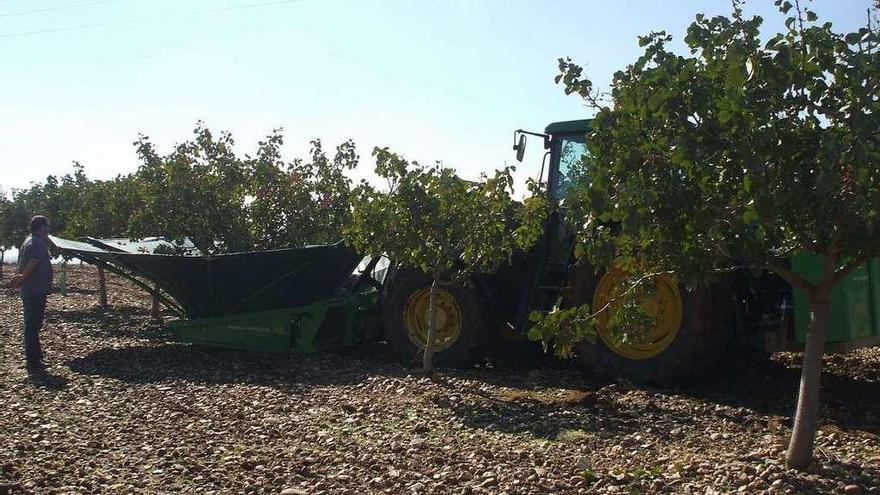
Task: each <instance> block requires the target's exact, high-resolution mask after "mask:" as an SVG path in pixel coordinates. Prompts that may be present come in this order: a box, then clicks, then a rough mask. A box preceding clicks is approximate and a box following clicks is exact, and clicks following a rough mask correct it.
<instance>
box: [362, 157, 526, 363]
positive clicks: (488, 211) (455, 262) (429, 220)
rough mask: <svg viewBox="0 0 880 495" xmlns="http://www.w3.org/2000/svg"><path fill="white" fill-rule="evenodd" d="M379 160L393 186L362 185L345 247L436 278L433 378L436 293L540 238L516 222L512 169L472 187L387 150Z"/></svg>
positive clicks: (430, 348)
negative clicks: (385, 258)
mask: <svg viewBox="0 0 880 495" xmlns="http://www.w3.org/2000/svg"><path fill="white" fill-rule="evenodd" d="M373 156H374V157H375V158H376V174H377V175H378V176H379V177H380V178H382V179H385V180H386V181H387V188H385V189H379V188H376V187H374V186H372V185H370V184H369V183H367V182H362V183H361V184H360V185H359V186H358V187H356V188H355V189H354V191H353V192H352V222H351V225H350V226H349V227H348V228H347V229H346V231H345V232H346V241H347V243H348V244H349V245H351V246H352V247H353V248H354V249H355V250H357V251H358V252H361V253H364V254H370V255H382V254H384V255H386V256H388V257H389V258H390V259H391V260H393V261H394V263H396V264H397V265H399V266H402V267H409V268H415V269H419V270H421V271H422V272H424V273H426V274H427V275H429V276H430V277H431V279H432V284H431V289H430V293H429V301H430V302H429V307H430V309H429V312H428V318H429V324H428V338H427V345H426V346H425V350H424V356H423V363H422V364H423V367H424V370H425V371H426V372H428V373H430V372H432V371H433V369H434V362H433V354H434V343H435V336H436V325H437V317H436V315H437V307H436V294H437V290H438V288H439V287H441V286H443V285H447V284H451V283H464V282H466V281H467V280H468V278H469V276H470V275H472V274H474V273H476V272H483V273H488V272H492V271H494V270H496V269H497V268H498V266H499V265H501V264H502V263H504V262H505V261H507V260H508V259H509V257H510V255H511V254H512V252H513V251H514V249H515V248H516V247H517V245H518V243H528V242H531V240H532V239H534V238H535V237H536V236H533V235H529V233H528V232H527V230H526V229H518V228H517V227H516V222H514V221H511V220H512V217H511V214H512V213H513V212H514V211H515V210H516V208H515V204H514V202H513V200H512V199H511V192H512V185H513V178H512V176H511V171H512V169H511V168H504V169H502V170H500V171H496V172H495V173H494V174H493V175H491V176H487V175H482V176H481V177H480V180H479V181H477V182H469V181H465V180H462V179H461V178H459V177H458V176H457V175H456V174H455V171H454V170H453V169H451V168H447V167H443V166H441V165H440V164H436V165H432V166H423V165H421V164H419V163H418V162H410V161H407V160H406V159H404V158H403V157H402V156H400V155H398V154H396V153H394V152H392V151H390V150H389V149H388V148H376V149H374V150H373Z"/></svg>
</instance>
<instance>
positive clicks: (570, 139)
mask: <svg viewBox="0 0 880 495" xmlns="http://www.w3.org/2000/svg"><path fill="white" fill-rule="evenodd" d="M557 143H558V144H557V146H559V148H558V149H557V152H558V153H559V170H558V172H557V174H556V197H557V198H565V195H566V194H568V190H569V188H570V187H571V184H572V181H574V180H575V176H576V175H577V173H578V172H579V171H580V170H581V167H580V163H581V160H583V158H584V155H585V154H586V153H587V145H586V144H585V143H584V136H583V135H580V134H578V135H569V136H562V137H561V138H560V139H559V141H558V142H557Z"/></svg>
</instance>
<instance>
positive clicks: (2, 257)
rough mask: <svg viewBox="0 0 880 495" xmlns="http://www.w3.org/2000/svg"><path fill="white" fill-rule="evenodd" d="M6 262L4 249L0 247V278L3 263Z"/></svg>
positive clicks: (1, 276) (0, 277)
mask: <svg viewBox="0 0 880 495" xmlns="http://www.w3.org/2000/svg"><path fill="white" fill-rule="evenodd" d="M5 264H6V251H3V250H2V249H0V279H2V278H3V265H5Z"/></svg>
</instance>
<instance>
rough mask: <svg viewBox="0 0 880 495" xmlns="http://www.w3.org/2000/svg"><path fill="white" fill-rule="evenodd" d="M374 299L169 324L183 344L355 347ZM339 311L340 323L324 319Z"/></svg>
mask: <svg viewBox="0 0 880 495" xmlns="http://www.w3.org/2000/svg"><path fill="white" fill-rule="evenodd" d="M377 295H378V293H377V292H376V291H375V290H370V291H368V292H358V293H347V294H344V295H341V296H336V297H332V298H329V299H325V300H323V301H321V302H318V303H316V304H312V305H309V306H300V307H294V308H287V309H279V310H274V311H259V312H254V313H241V314H236V315H230V316H219V317H213V318H198V319H193V320H177V321H172V322H169V324H168V326H169V327H170V328H171V331H172V333H173V335H174V337H175V339H176V340H179V341H182V342H189V343H193V344H204V345H210V346H219V347H229V348H234V349H250V350H259V351H267V352H296V353H302V354H309V353H313V352H317V351H320V350H326V349H330V348H334V347H339V346H340V345H352V344H355V343H357V342H358V341H359V340H360V339H361V338H362V337H363V334H364V333H365V332H364V331H363V330H364V329H363V328H362V327H359V326H358V325H357V323H358V318H359V317H360V316H361V315H363V314H365V313H367V312H369V311H370V310H372V309H374V308H375V307H376V300H377ZM340 313H341V315H340V316H341V318H340V320H339V321H334V320H333V319H332V318H328V316H329V315H331V314H337V315H339V314H340ZM334 323H336V325H334Z"/></svg>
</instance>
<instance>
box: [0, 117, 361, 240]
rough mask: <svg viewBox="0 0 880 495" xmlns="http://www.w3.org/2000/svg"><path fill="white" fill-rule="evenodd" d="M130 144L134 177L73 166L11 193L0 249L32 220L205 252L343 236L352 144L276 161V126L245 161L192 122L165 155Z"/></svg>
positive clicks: (223, 139)
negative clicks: (95, 175) (187, 244)
mask: <svg viewBox="0 0 880 495" xmlns="http://www.w3.org/2000/svg"><path fill="white" fill-rule="evenodd" d="M134 144H135V150H136V153H137V156H138V158H139V159H140V161H141V164H140V166H139V167H138V169H137V170H136V171H135V172H134V173H131V174H124V175H118V176H117V177H115V178H113V179H110V180H103V181H102V180H92V179H89V178H88V177H87V176H86V174H85V172H84V168H83V166H82V165H80V164H79V163H76V162H75V163H74V164H73V170H72V172H71V173H68V174H65V175H63V176H61V177H57V176H49V177H47V178H46V180H45V181H43V182H37V183H33V184H32V185H31V186H29V187H27V188H25V189H20V190H13V191H12V194H11V197H10V198H8V199H7V202H5V203H0V208H3V211H4V214H3V221H4V224H3V232H2V233H3V237H2V239H3V244H4V245H5V246H6V248H9V247H13V246H18V245H20V244H21V243H22V242H23V241H24V239H25V237H27V235H28V234H29V229H28V222H29V220H30V217H31V216H32V215H35V214H43V215H46V216H48V217H49V218H50V221H51V223H52V231H53V233H55V234H56V235H60V236H66V237H70V238H77V237H82V236H93V237H133V238H142V237H148V236H160V237H166V238H169V239H172V240H182V239H183V238H189V239H191V240H192V241H193V242H194V243H195V244H196V246H197V247H198V248H199V249H200V250H201V252H203V253H207V254H217V253H223V252H232V251H243V250H264V249H277V248H283V247H292V246H293V247H296V246H302V245H306V244H324V243H331V242H337V241H339V240H341V239H342V230H343V227H344V226H345V225H346V224H347V223H348V221H349V218H350V203H349V195H350V190H351V181H350V179H349V178H348V177H347V176H346V175H345V173H346V172H348V171H350V170H352V169H353V168H354V167H355V166H357V163H358V155H357V150H356V148H355V145H354V143H353V142H351V141H346V142H344V143H342V144H341V145H339V146H338V147H337V149H336V153H335V155H334V156H333V157H332V159H331V158H329V157H328V156H327V153H326V152H325V151H324V148H323V145H322V143H321V141H320V140H314V141H312V150H311V157H310V160H308V161H304V160H302V159H295V160H293V161H292V162H285V161H284V160H283V159H282V157H281V147H282V145H283V144H284V140H283V136H282V134H281V131H279V130H276V131H273V132H272V133H270V134H269V136H268V137H267V138H266V139H265V140H263V141H261V142H260V143H259V145H258V149H257V152H256V154H255V156H253V157H251V156H249V155H240V154H237V153H236V151H235V141H234V139H233V137H232V136H231V135H230V134H229V133H226V132H221V133H219V134H217V133H215V132H212V131H211V130H210V129H209V128H208V127H207V126H205V125H204V124H203V123H201V122H199V123H198V124H197V125H196V127H195V129H194V131H193V137H192V139H190V140H186V141H183V142H181V143H179V144H177V145H175V146H174V147H173V149H172V151H171V152H170V153H167V154H162V153H160V152H159V150H158V146H157V145H156V144H154V143H153V142H152V141H151V140H150V139H149V138H148V137H147V136H143V135H142V136H140V137H139V138H138V140H137V141H136V142H135V143H134ZM7 203H8V204H7ZM7 211H8V213H7Z"/></svg>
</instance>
